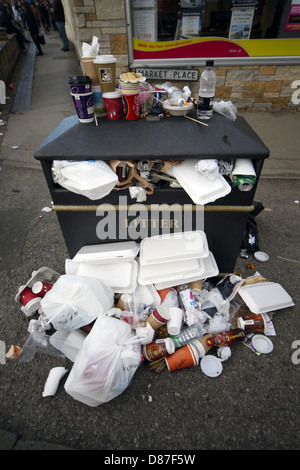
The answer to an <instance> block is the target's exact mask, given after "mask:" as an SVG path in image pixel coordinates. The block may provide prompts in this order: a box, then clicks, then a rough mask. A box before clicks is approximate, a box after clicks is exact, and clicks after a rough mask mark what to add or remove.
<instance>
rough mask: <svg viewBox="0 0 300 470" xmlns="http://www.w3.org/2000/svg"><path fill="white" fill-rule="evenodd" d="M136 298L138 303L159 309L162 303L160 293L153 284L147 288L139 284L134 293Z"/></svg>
mask: <svg viewBox="0 0 300 470" xmlns="http://www.w3.org/2000/svg"><path fill="white" fill-rule="evenodd" d="M134 296H135V299H136V300H137V301H138V302H140V303H141V304H144V305H147V306H151V307H152V308H156V307H158V306H159V305H160V303H161V298H160V296H159V293H158V292H157V290H156V289H155V287H154V285H153V284H149V285H145V286H142V285H140V284H138V285H137V287H136V290H135V292H134Z"/></svg>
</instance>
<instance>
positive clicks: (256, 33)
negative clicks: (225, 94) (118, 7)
mask: <svg viewBox="0 0 300 470" xmlns="http://www.w3.org/2000/svg"><path fill="white" fill-rule="evenodd" d="M130 7H131V18H132V36H133V38H132V39H133V57H134V58H135V59H143V58H145V59H146V58H154V59H160V58H178V59H182V58H197V57H208V56H210V57H249V56H255V55H262V56H272V55H274V56H276V55H286V56H293V55H296V56H299V54H300V47H299V38H300V0H258V1H253V0H205V1H204V0H181V1H180V0H131V1H130ZM265 39H268V40H276V42H275V43H274V41H272V42H273V44H271V43H270V42H268V43H265V44H264V45H263V42H265V41H262V40H265ZM280 39H290V40H294V41H289V42H283V41H281V43H279V42H280V41H279V42H278V40H280ZM258 40H259V42H257V41H258ZM254 41H256V44H255V43H254ZM150 43H151V44H150ZM278 46H279V47H278ZM259 49H262V51H259ZM297 51H298V52H297Z"/></svg>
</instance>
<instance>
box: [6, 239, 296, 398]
mask: <svg viewBox="0 0 300 470" xmlns="http://www.w3.org/2000/svg"><path fill="white" fill-rule="evenodd" d="M65 271H66V272H65V274H62V275H60V274H59V273H57V272H55V271H53V270H52V269H50V268H48V267H42V268H40V269H39V270H37V271H34V272H33V273H32V275H31V277H30V279H29V280H28V281H27V282H26V284H24V285H23V286H21V287H20V288H19V289H18V292H17V294H16V297H15V300H16V302H17V303H18V304H19V305H20V308H21V311H22V312H23V313H24V314H25V315H26V316H27V317H28V318H30V320H29V326H28V335H27V338H26V340H25V342H24V344H20V345H18V346H11V348H10V350H9V351H8V353H7V355H6V357H8V358H11V359H15V360H17V361H20V362H25V363H26V362H29V361H31V360H32V359H33V358H34V355H35V354H36V353H37V352H38V353H44V354H50V355H54V356H56V357H67V358H68V359H69V360H70V361H71V363H72V367H71V370H70V372H69V374H68V377H67V380H66V382H65V391H66V392H67V393H68V394H69V395H71V396H72V397H73V398H74V399H76V400H78V401H81V402H83V403H85V404H87V405H89V406H92V407H94V406H98V405H100V404H102V403H105V402H108V401H110V400H112V399H114V398H115V397H117V396H118V395H119V394H121V393H122V392H123V391H124V390H125V389H126V388H127V387H128V385H129V384H130V382H131V379H132V378H133V376H134V374H135V372H136V370H137V369H138V367H140V366H141V365H142V364H143V366H145V365H146V366H147V367H149V368H150V369H151V370H152V371H153V373H156V374H159V373H160V372H161V371H162V370H163V369H166V370H168V371H169V372H174V371H178V370H180V369H183V368H185V367H192V366H197V365H199V364H200V368H201V371H202V372H203V373H204V374H205V375H207V376H209V377H217V376H219V375H220V374H221V373H222V369H223V362H224V361H226V360H228V359H229V358H230V357H231V346H232V345H234V343H236V342H243V343H244V344H245V346H247V347H248V348H250V349H251V350H252V351H253V352H254V353H256V354H258V355H259V354H262V353H269V352H271V351H272V349H273V343H272V341H271V340H270V336H275V335H276V333H275V329H274V325H273V321H272V318H273V315H274V312H275V311H276V310H278V309H282V308H287V307H291V306H293V305H294V303H293V300H292V298H291V297H290V296H289V295H288V293H287V292H286V291H285V290H284V289H283V287H282V286H281V285H280V284H277V283H274V282H270V281H268V280H267V279H265V278H264V277H263V276H262V275H261V274H260V273H258V272H256V273H255V274H254V275H253V276H250V277H247V278H246V279H243V278H242V277H240V275H237V274H227V275H225V276H224V277H223V278H221V279H217V281H216V278H217V275H218V274H219V272H218V268H217V265H216V262H215V259H214V256H213V254H212V253H211V251H210V250H209V247H208V244H207V239H206V235H205V233H204V232H202V231H193V232H180V233H175V234H169V235H160V236H155V237H149V238H146V239H144V240H142V242H141V243H140V244H138V243H136V242H133V241H128V242H118V243H107V244H99V245H90V246H84V247H82V248H81V249H80V250H79V251H78V252H77V253H76V255H75V256H74V257H73V259H67V260H66V263H65ZM233 347H234V346H233ZM67 372H68V371H67V369H65V368H64V367H55V368H54V369H51V371H50V373H49V376H48V379H47V381H46V383H45V386H44V390H43V392H42V396H50V395H54V394H55V393H56V390H57V388H58V385H59V382H60V380H61V378H62V377H64V375H65V374H66V373H67ZM177 373H180V372H177Z"/></svg>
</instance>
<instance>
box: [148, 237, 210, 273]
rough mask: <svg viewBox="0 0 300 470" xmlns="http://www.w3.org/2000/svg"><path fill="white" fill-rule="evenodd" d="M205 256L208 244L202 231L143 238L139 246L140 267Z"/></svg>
mask: <svg viewBox="0 0 300 470" xmlns="http://www.w3.org/2000/svg"><path fill="white" fill-rule="evenodd" d="M206 256H208V244H207V238H206V234H205V233H204V232H203V231H202V230H193V231H187V232H177V233H170V234H164V235H157V236H154V237H149V238H144V239H143V240H142V241H141V245H140V263H141V265H149V264H162V263H167V262H171V261H183V260H189V259H194V258H205V257H206Z"/></svg>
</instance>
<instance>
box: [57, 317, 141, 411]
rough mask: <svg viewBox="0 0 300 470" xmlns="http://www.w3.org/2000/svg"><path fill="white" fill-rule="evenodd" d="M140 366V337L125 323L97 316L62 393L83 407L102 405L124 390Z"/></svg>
mask: <svg viewBox="0 0 300 470" xmlns="http://www.w3.org/2000/svg"><path fill="white" fill-rule="evenodd" d="M140 363H141V343H140V338H139V337H138V336H137V335H135V334H134V333H132V331H131V328H130V326H129V325H128V323H126V322H124V321H122V320H119V319H117V318H114V317H107V316H101V317H98V318H97V320H96V322H95V324H94V326H93V328H92V330H91V332H90V333H89V334H88V336H87V337H86V338H85V340H84V342H83V345H82V348H81V349H80V351H79V352H78V354H77V356H76V359H75V362H74V364H73V367H72V369H71V372H70V374H69V376H68V379H67V381H66V383H65V390H66V392H67V393H68V394H69V395H71V396H72V397H73V398H74V399H76V400H78V401H81V402H82V403H85V404H86V405H89V406H93V407H95V406H98V405H101V404H102V403H106V402H108V401H110V400H112V399H113V398H115V397H116V396H118V395H120V394H121V393H122V392H123V391H124V390H125V389H126V387H127V386H128V385H129V383H130V381H131V379H132V377H133V375H134V373H135V372H136V370H137V369H138V367H139V365H140Z"/></svg>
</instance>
